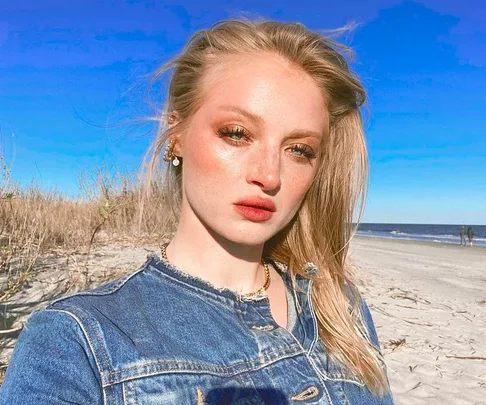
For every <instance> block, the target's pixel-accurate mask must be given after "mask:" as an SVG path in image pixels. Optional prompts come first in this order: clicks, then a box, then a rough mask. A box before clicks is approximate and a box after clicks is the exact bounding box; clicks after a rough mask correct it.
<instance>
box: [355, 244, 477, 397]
mask: <svg viewBox="0 0 486 405" xmlns="http://www.w3.org/2000/svg"><path fill="white" fill-rule="evenodd" d="M351 258H352V261H353V263H355V264H356V266H357V267H358V269H357V273H358V275H359V277H360V278H361V279H362V284H361V290H362V293H363V295H365V296H366V299H367V302H368V304H369V305H370V307H371V311H372V313H373V317H374V320H375V325H376V328H377V331H378V334H379V337H380V341H381V345H382V349H383V351H384V354H385V360H386V363H387V366H388V376H389V379H390V384H391V388H392V392H393V395H394V399H395V402H396V404H398V405H407V404H410V405H411V404H413V405H421V404H437V405H439V404H441V405H442V404H456V405H462V404H486V249H485V248H481V247H472V248H471V247H469V246H468V247H460V246H453V245H442V244H437V243H421V242H413V241H397V240H390V239H378V238H364V237H356V238H355V239H354V240H353V241H352V245H351Z"/></svg>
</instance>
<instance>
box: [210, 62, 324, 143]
mask: <svg viewBox="0 0 486 405" xmlns="http://www.w3.org/2000/svg"><path fill="white" fill-rule="evenodd" d="M211 59H212V60H211V62H210V64H209V68H208V69H207V71H206V73H205V75H204V76H203V79H202V83H201V85H202V86H201V91H202V103H201V108H203V109H206V110H207V109H209V110H211V109H216V106H221V105H237V106H238V107H241V108H243V109H245V110H248V111H250V112H252V113H253V114H256V115H259V116H260V117H262V118H263V120H264V121H265V123H266V124H268V125H280V126H284V127H289V128H288V129H289V130H292V129H293V128H295V127H298V128H301V129H309V130H313V131H317V132H322V133H326V132H327V129H328V126H329V114H328V109H327V103H326V100H325V97H324V94H323V92H322V90H321V89H320V88H319V86H318V85H317V83H316V82H315V80H314V79H313V78H312V77H311V76H310V75H309V74H308V73H306V72H305V71H303V70H302V69H300V68H299V67H297V66H295V65H293V64H292V63H291V62H289V61H287V60H286V59H284V58H283V57H281V56H279V55H276V54H272V53H266V52H260V53H250V54H234V55H223V56H216V55H214V56H213V57H212V58H211Z"/></svg>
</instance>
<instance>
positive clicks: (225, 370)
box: [103, 351, 305, 388]
mask: <svg viewBox="0 0 486 405" xmlns="http://www.w3.org/2000/svg"><path fill="white" fill-rule="evenodd" d="M301 355H305V351H298V352H294V353H291V352H288V353H283V354H282V355H281V356H280V357H278V358H275V359H272V360H269V361H267V362H264V363H261V364H258V365H255V366H253V367H245V368H242V369H241V370H237V371H232V370H231V369H232V368H234V367H235V366H238V365H241V364H245V362H240V363H236V364H235V365H233V366H231V367H221V368H220V369H219V370H218V369H213V370H211V369H209V368H206V369H205V368H200V369H190V368H185V369H173V370H154V371H152V372H145V373H139V374H134V375H128V376H126V377H122V376H119V377H115V376H114V374H123V373H125V372H126V371H127V370H130V369H137V368H138V367H140V366H135V367H131V368H127V369H123V370H119V371H112V372H109V374H110V376H109V379H108V382H107V383H104V384H103V387H105V388H106V387H108V386H111V385H114V384H120V383H124V382H127V381H131V380H136V379H139V378H145V377H150V376H155V375H166V374H198V375H199V374H209V375H214V376H217V377H226V378H232V377H236V376H239V375H241V374H244V373H248V372H252V371H257V370H261V369H262V368H265V367H267V366H269V365H271V364H274V363H277V362H279V361H281V360H284V359H288V358H292V357H298V356H301ZM170 363H177V361H174V360H170V361H160V362H156V363H153V364H150V365H149V366H148V367H150V366H157V365H164V364H170ZM142 368H147V366H145V367H142Z"/></svg>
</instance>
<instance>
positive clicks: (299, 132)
mask: <svg viewBox="0 0 486 405" xmlns="http://www.w3.org/2000/svg"><path fill="white" fill-rule="evenodd" d="M218 108H219V109H221V110H224V111H230V112H234V113H237V114H239V115H241V116H243V117H245V118H247V119H248V120H250V121H251V122H252V123H253V124H255V125H260V126H262V125H263V123H264V120H263V118H262V117H260V116H259V115H256V114H253V113H251V112H250V111H247V110H245V109H243V108H241V107H237V106H233V105H223V106H219V107H218ZM309 137H311V138H317V139H322V138H323V134H321V133H319V132H315V131H309V130H306V129H294V130H293V131H292V132H291V133H290V134H289V135H288V136H287V137H286V138H290V139H296V138H309Z"/></svg>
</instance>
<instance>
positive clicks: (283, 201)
mask: <svg viewBox="0 0 486 405" xmlns="http://www.w3.org/2000/svg"><path fill="white" fill-rule="evenodd" d="M161 24H162V22H161ZM345 55H346V49H345V48H344V47H343V46H341V45H339V44H337V43H335V42H333V41H332V40H331V39H329V38H327V37H324V36H323V35H322V34H321V33H318V32H313V31H311V30H309V29H307V28H306V27H304V26H303V25H301V24H297V23H283V22H277V21H255V22H252V21H248V20H229V21H223V22H219V23H217V24H216V25H214V26H213V27H212V28H211V29H209V30H203V31H200V32H197V33H196V34H195V35H194V36H193V37H192V38H191V39H190V40H189V42H188V44H186V46H185V47H184V49H183V50H182V51H181V53H180V54H179V55H177V56H176V57H175V58H174V59H173V60H172V61H171V62H170V63H169V64H167V65H164V66H163V67H162V68H161V69H160V71H158V72H157V73H156V77H160V75H161V74H162V73H164V72H166V73H167V74H170V76H169V77H170V82H169V86H168V94H167V104H166V106H165V108H166V110H165V113H163V114H162V115H161V116H159V117H158V120H159V122H160V129H159V133H158V136H157V138H156V139H155V141H154V144H153V145H152V147H151V149H150V151H151V153H152V154H151V159H150V161H149V165H148V171H147V173H146V174H147V177H146V178H145V186H146V188H147V190H151V189H154V188H155V187H154V184H156V185H157V187H156V188H160V187H159V185H161V184H159V183H155V181H157V182H160V183H163V180H162V179H161V178H160V177H158V176H156V174H157V170H162V171H163V172H164V174H165V175H166V177H165V184H163V185H164V187H165V188H164V189H165V190H166V192H167V196H166V199H165V200H164V201H168V202H173V204H174V205H173V206H171V207H169V208H168V212H169V213H171V214H172V215H174V220H175V223H176V224H177V227H176V231H175V233H174V234H173V233H172V231H171V232H170V233H169V234H168V240H169V242H168V243H166V241H165V240H160V242H159V243H160V244H161V249H160V256H158V255H152V256H150V257H149V258H148V260H147V261H146V262H145V264H143V265H142V266H141V267H140V268H139V269H138V270H136V271H135V269H134V271H131V272H130V273H128V274H126V275H125V276H123V277H121V278H120V279H117V280H114V281H112V282H110V283H108V284H106V285H103V286H101V287H98V288H96V289H94V290H90V291H85V292H80V293H77V294H74V295H71V296H69V297H64V298H61V299H58V300H57V301H55V302H53V303H51V304H50V305H49V306H48V307H47V308H46V309H43V310H40V311H36V312H34V313H33V314H32V315H31V316H30V318H29V320H28V322H27V324H26V326H25V328H24V329H23V331H22V333H21V334H20V336H19V340H18V343H17V344H16V347H15V350H14V354H13V357H12V360H11V363H10V365H9V367H8V370H7V372H6V375H5V380H4V382H3V385H2V387H1V388H0V404H1V405H7V404H8V405H44V404H51V405H52V404H54V405H61V404H83V405H88V404H89V405H101V404H135V403H136V404H139V405H143V404H145V405H148V404H174V405H196V404H197V405H203V404H205V405H208V404H214V405H216V404H218V405H223V404H228V405H229V404H235V405H236V404H243V403H245V404H261V405H263V404H269V405H270V404H271V405H279V404H282V405H283V404H290V403H292V404H294V403H295V404H297V403H299V404H304V403H310V402H312V403H313V404H323V405H324V404H328V405H329V404H331V403H332V404H333V405H345V404H346V405H364V404H366V405H392V404H393V399H392V396H391V393H390V388H389V385H388V378H387V372H386V367H385V363H384V359H383V354H382V352H381V349H380V345H379V340H378V336H377V333H376V329H375V327H374V324H373V319H372V316H371V313H370V310H369V308H368V306H367V304H366V302H365V301H364V299H363V298H362V297H361V295H360V293H359V291H358V289H357V287H356V285H355V281H354V278H353V277H352V272H351V269H350V268H349V267H348V264H347V263H348V260H347V255H348V248H349V242H350V240H351V239H352V237H353V235H354V231H355V229H354V226H353V214H354V213H355V212H356V210H355V209H356V208H357V207H356V206H355V204H356V202H357V201H360V198H359V197H360V196H363V195H365V194H364V193H365V191H366V190H365V187H366V184H367V174H368V173H367V168H368V161H367V158H366V156H367V152H366V142H365V139H364V133H363V124H362V117H361V106H362V105H363V103H364V101H365V96H366V94H365V90H364V88H363V87H362V85H361V83H360V81H359V79H358V77H357V76H356V75H355V74H354V73H353V72H352V71H351V70H350V68H349V65H348V62H347V59H346V57H345ZM155 57H156V55H154V58H155ZM164 151H165V152H164ZM162 165H163V167H161V166H162ZM154 173H155V174H154ZM156 201H158V200H156V199H154V198H152V199H151V198H150V194H147V200H146V201H145V204H155V203H156ZM361 201H362V200H361ZM160 209H162V207H161V208H160ZM165 209H167V208H165ZM169 225H170V224H169Z"/></svg>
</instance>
